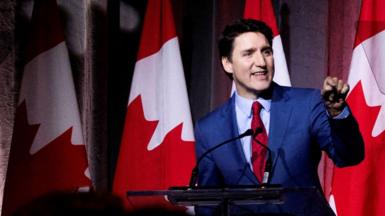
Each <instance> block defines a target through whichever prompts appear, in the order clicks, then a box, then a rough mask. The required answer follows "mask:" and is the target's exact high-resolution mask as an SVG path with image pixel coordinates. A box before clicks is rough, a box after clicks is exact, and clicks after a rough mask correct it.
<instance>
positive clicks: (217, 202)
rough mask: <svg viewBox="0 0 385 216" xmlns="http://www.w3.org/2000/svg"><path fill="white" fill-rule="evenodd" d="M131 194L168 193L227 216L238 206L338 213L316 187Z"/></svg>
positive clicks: (268, 210) (176, 199)
mask: <svg viewBox="0 0 385 216" xmlns="http://www.w3.org/2000/svg"><path fill="white" fill-rule="evenodd" d="M127 196H167V199H168V200H169V201H170V202H171V203H172V204H174V205H179V206H219V207H220V209H221V215H223V216H228V215H231V209H232V208H234V206H235V207H237V206H238V207H240V208H241V209H249V211H250V212H253V215H258V214H259V213H260V214H261V215H268V214H271V215H278V214H282V213H285V214H284V215H307V216H308V215H310V216H313V215H314V216H321V215H322V216H328V215H334V213H333V212H332V210H331V209H330V208H329V207H328V205H327V203H326V202H325V199H324V198H323V197H322V194H321V193H320V192H319V190H318V189H317V188H316V187H292V188H284V187H281V186H279V185H269V186H264V187H256V186H250V187H246V186H245V187H224V188H212V187H211V188H208V187H206V188H205V187H199V188H198V187H192V188H191V187H171V188H170V189H169V190H152V191H128V192H127ZM293 206H294V208H293ZM259 211H260V212H259Z"/></svg>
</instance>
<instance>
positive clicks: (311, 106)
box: [195, 83, 364, 215]
mask: <svg viewBox="0 0 385 216" xmlns="http://www.w3.org/2000/svg"><path fill="white" fill-rule="evenodd" d="M270 112H271V113H270V129H269V141H268V147H269V148H270V149H271V151H272V159H273V167H272V173H271V180H270V183H271V184H281V185H282V186H284V187H309V186H315V187H317V188H319V189H320V190H321V186H320V182H319V178H318V174H317V167H318V163H319V161H320V158H321V151H325V152H326V153H327V154H328V156H329V157H330V158H331V159H332V160H333V162H334V163H335V164H336V165H337V166H339V167H343V166H349V165H354V164H357V163H359V162H360V161H362V160H363V157H364V144H363V140H362V137H361V135H360V132H359V129H358V125H357V123H356V121H355V119H354V118H353V116H352V115H350V116H349V117H347V118H345V119H339V120H336V119H331V118H330V117H329V116H328V115H327V111H326V109H325V105H324V102H323V100H322V98H321V95H320V91H319V90H315V89H301V88H292V87H283V86H279V85H277V84H275V83H273V95H272V101H271V111H270ZM240 133H243V131H238V127H237V120H236V114H235V97H234V96H233V97H231V98H230V99H229V100H228V101H227V102H226V103H225V104H224V105H223V106H221V107H219V108H218V109H216V110H214V111H213V112H211V113H209V114H208V115H207V116H205V117H204V118H202V119H200V120H199V121H197V122H196V124H195V139H196V153H197V154H196V155H197V157H198V158H199V157H200V155H202V154H203V153H204V152H205V151H206V150H207V149H209V148H211V147H212V146H214V145H216V144H218V143H220V142H222V141H225V140H228V139H230V138H233V137H236V136H238V135H239V134H240ZM258 184H259V182H258V180H257V178H256V177H255V175H254V174H253V172H252V170H251V169H250V167H249V165H248V164H247V162H246V158H245V156H244V153H243V149H242V145H241V142H240V140H236V141H234V142H233V143H229V144H227V145H224V146H222V147H221V148H218V149H216V150H215V151H213V152H212V153H210V154H208V155H207V157H205V158H204V159H203V160H202V161H201V163H200V165H199V172H198V185H199V186H234V185H258ZM288 204H289V205H286V206H284V207H283V208H284V209H274V208H273V209H270V208H265V209H267V210H266V211H273V212H282V211H285V212H289V213H293V214H295V215H300V213H298V212H296V210H297V209H298V207H296V206H293V205H294V203H291V204H290V202H289V203H288ZM257 208H259V210H258V211H264V210H263V209H264V207H261V206H259V207H257ZM261 208H262V210H261ZM277 208H280V207H277ZM233 211H234V212H241V210H239V209H236V210H233ZM204 212H205V211H199V209H198V213H202V214H203V215H206V214H207V215H208V214H209V213H208V212H206V213H204ZM235 214H236V213H235ZM304 214H305V213H304ZM306 214H308V213H306Z"/></svg>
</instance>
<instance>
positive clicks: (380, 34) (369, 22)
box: [330, 0, 385, 216]
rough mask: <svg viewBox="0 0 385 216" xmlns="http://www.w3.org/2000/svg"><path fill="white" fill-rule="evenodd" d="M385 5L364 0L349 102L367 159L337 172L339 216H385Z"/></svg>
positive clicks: (334, 196) (335, 191)
mask: <svg viewBox="0 0 385 216" xmlns="http://www.w3.org/2000/svg"><path fill="white" fill-rule="evenodd" d="M384 8H385V1H383V0H363V1H362V3H361V13H360V18H359V21H358V28H357V33H356V39H355V44H354V50H353V56H352V62H351V66H350V72H349V79H348V83H349V85H350V86H351V91H350V93H349V95H348V99H347V102H348V104H349V106H350V107H351V111H352V113H353V114H354V116H355V117H356V118H357V121H358V123H359V126H360V131H361V133H362V136H363V138H364V141H365V159H364V161H363V162H361V163H360V164H359V165H357V166H354V167H349V168H335V169H334V176H333V184H332V196H331V197H330V203H331V205H332V206H334V208H335V209H336V212H337V214H338V215H339V216H345V215H346V216H358V215H361V216H363V215H365V216H366V215H376V216H380V215H385V208H384V203H385V172H384V164H385V132H384V130H385V13H384V12H383V10H384Z"/></svg>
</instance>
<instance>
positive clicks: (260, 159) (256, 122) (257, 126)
mask: <svg viewBox="0 0 385 216" xmlns="http://www.w3.org/2000/svg"><path fill="white" fill-rule="evenodd" d="M261 109H262V105H261V104H260V103H259V102H258V101H255V102H254V103H253V106H252V111H253V119H252V120H251V128H252V129H253V130H254V131H255V130H259V133H258V132H257V135H256V136H255V137H254V139H252V145H251V146H252V155H251V162H252V164H253V171H254V174H255V176H256V177H257V179H258V180H259V182H262V179H263V172H264V171H265V165H266V153H267V150H266V149H265V148H264V147H263V146H261V145H259V144H258V142H259V143H262V144H264V145H266V146H267V133H266V129H265V126H264V125H263V123H262V120H261V117H260V115H259V113H260V112H261Z"/></svg>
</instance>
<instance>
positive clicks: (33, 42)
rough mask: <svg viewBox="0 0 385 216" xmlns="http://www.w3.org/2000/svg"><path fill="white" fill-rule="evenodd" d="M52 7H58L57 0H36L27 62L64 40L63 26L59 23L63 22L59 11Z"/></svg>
mask: <svg viewBox="0 0 385 216" xmlns="http://www.w3.org/2000/svg"><path fill="white" fill-rule="evenodd" d="M52 8H57V3H56V1H51V0H35V3H34V9H33V12H32V17H33V18H32V23H31V34H30V35H29V41H28V45H27V49H26V59H25V62H26V63H28V62H30V61H31V60H32V59H33V58H34V57H36V56H37V55H39V54H40V53H42V52H44V51H47V50H49V49H50V48H52V47H54V46H56V45H58V44H59V43H60V42H63V41H64V31H63V28H62V26H61V25H58V24H61V21H60V17H59V13H58V12H57V10H52Z"/></svg>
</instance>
